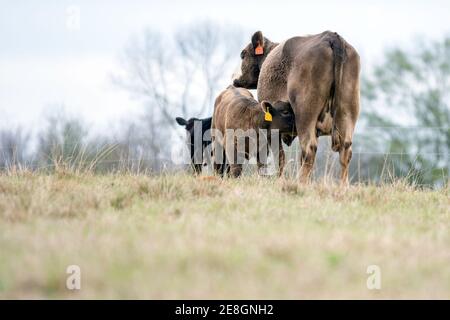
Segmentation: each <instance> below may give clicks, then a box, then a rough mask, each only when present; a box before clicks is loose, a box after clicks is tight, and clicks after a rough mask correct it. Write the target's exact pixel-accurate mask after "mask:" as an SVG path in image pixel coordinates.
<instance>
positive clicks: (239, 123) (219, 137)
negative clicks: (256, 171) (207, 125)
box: [211, 86, 295, 177]
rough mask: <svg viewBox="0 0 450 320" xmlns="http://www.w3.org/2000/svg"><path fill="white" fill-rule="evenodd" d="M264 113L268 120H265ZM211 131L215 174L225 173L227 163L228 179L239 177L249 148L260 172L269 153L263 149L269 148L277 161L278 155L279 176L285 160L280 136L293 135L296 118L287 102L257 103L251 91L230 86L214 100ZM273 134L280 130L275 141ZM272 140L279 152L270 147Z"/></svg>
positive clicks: (250, 154)
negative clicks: (229, 176) (254, 156)
mask: <svg viewBox="0 0 450 320" xmlns="http://www.w3.org/2000/svg"><path fill="white" fill-rule="evenodd" d="M267 112H268V113H269V114H270V116H269V118H266V116H268V114H267ZM270 118H271V119H270ZM211 129H212V132H211V137H212V139H213V150H214V167H215V170H216V173H219V174H223V173H224V168H225V165H224V163H225V160H227V162H228V164H229V165H230V166H229V169H230V174H231V176H233V177H238V176H239V175H240V174H241V171H242V163H243V161H244V159H247V160H248V159H249V158H250V157H251V156H252V155H253V154H252V148H253V151H254V152H255V153H256V157H257V163H258V168H260V167H261V166H263V165H264V164H265V160H267V158H266V157H267V154H268V151H269V150H268V148H266V147H267V146H268V145H269V146H270V147H271V149H272V153H273V155H274V158H275V159H276V160H277V159H278V157H277V156H278V155H279V175H281V174H282V173H283V168H284V162H285V157H284V151H283V146H282V143H281V135H280V134H281V133H293V132H295V116H294V112H293V111H292V108H291V105H290V104H289V102H282V101H277V102H275V103H273V104H272V103H269V102H267V101H262V102H261V103H259V102H258V101H256V100H255V99H254V98H253V95H252V94H251V93H250V91H248V90H246V89H242V88H235V87H233V86H229V87H228V88H227V89H226V90H224V91H222V93H220V95H219V96H218V97H217V98H216V101H215V104H214V114H213V120H212V125H211ZM264 129H265V130H266V132H265V133H266V134H264V131H262V130H264ZM274 130H279V132H278V136H276V137H274V136H273V134H274V132H273V131H274ZM261 133H263V134H261ZM271 138H278V140H277V142H278V148H276V147H277V144H276V143H274V144H273V143H271ZM266 142H267V144H266ZM240 146H241V147H242V148H239V147H240ZM219 150H220V151H219ZM224 155H225V157H226V159H224V158H225V157H224ZM220 156H221V159H220Z"/></svg>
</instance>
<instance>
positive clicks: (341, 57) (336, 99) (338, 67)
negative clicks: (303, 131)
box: [330, 32, 346, 151]
mask: <svg viewBox="0 0 450 320" xmlns="http://www.w3.org/2000/svg"><path fill="white" fill-rule="evenodd" d="M330 46H331V49H332V50H333V57H334V83H333V86H332V105H331V115H332V117H333V132H332V149H333V150H334V151H338V150H339V148H340V141H339V140H340V139H339V132H336V130H337V128H336V125H335V121H336V112H337V110H338V109H339V108H340V105H341V93H342V90H343V88H342V74H343V69H344V63H345V59H346V51H345V41H344V39H342V38H341V36H339V35H338V34H337V33H336V32H335V33H334V36H333V38H332V40H330Z"/></svg>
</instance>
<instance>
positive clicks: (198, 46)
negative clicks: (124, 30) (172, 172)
mask: <svg viewBox="0 0 450 320" xmlns="http://www.w3.org/2000/svg"><path fill="white" fill-rule="evenodd" d="M239 31H240V30H239V28H237V27H234V26H221V25H218V24H215V23H212V22H200V23H195V24H192V25H188V26H183V27H181V28H180V29H179V30H178V31H176V32H175V33H174V34H172V35H170V36H167V35H166V34H163V33H160V32H154V31H150V30H146V31H144V32H143V34H142V35H140V36H138V37H135V38H133V39H132V40H131V41H130V42H129V44H128V45H127V47H126V48H125V50H124V52H123V58H122V65H123V73H122V74H119V75H118V74H116V75H113V77H112V78H113V82H114V83H115V84H117V85H119V87H121V88H123V89H126V90H128V91H129V92H130V93H131V94H132V95H133V96H134V97H136V98H138V99H140V100H141V101H142V102H143V104H144V106H145V116H144V117H143V118H142V119H140V120H141V124H140V125H139V127H140V128H141V131H140V132H139V135H140V139H145V140H146V144H145V148H146V151H147V152H148V153H149V156H150V157H151V158H153V159H157V158H164V157H168V151H169V148H168V146H167V139H169V137H170V128H174V127H175V125H176V124H175V121H174V118H175V117H176V116H184V117H193V116H197V117H200V116H207V115H211V114H212V110H213V103H214V98H215V95H216V94H218V92H219V91H220V90H222V89H224V88H225V87H226V86H227V84H228V83H229V82H230V78H231V74H232V71H233V67H234V65H235V64H236V63H237V62H238V59H239V50H240V47H241V46H242V44H243V43H244V42H245V40H244V38H243V35H242V32H239ZM142 130H144V131H142Z"/></svg>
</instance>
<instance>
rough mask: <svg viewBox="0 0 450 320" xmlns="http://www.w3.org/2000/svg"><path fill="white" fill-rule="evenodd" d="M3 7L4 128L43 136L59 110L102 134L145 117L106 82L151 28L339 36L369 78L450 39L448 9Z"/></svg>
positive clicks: (98, 1)
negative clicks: (202, 23) (208, 24)
mask: <svg viewBox="0 0 450 320" xmlns="http://www.w3.org/2000/svg"><path fill="white" fill-rule="evenodd" d="M0 8H1V9H0V10H1V11H0V111H1V116H0V128H1V127H2V126H9V125H11V124H18V123H20V124H24V125H26V126H27V127H29V128H33V127H39V125H40V122H41V120H42V115H43V114H45V112H47V113H48V112H55V111H56V110H55V109H57V107H56V106H58V105H61V104H64V105H65V106H66V110H67V111H68V112H69V113H70V114H73V115H81V116H83V117H84V118H85V119H87V120H88V121H89V122H90V123H92V125H94V126H96V127H105V126H110V125H112V124H113V123H117V121H118V120H119V119H120V118H122V117H124V116H126V117H130V116H133V114H136V113H137V112H139V110H140V108H141V105H140V103H139V102H138V101H135V100H133V99H131V98H130V96H129V94H128V93H127V92H124V91H121V90H119V89H118V88H117V87H115V86H114V85H112V84H111V81H110V78H109V75H110V74H111V73H114V72H116V71H117V70H119V69H118V68H120V64H119V55H120V53H121V50H123V48H124V46H125V44H126V43H127V41H128V40H129V39H130V37H131V36H132V35H133V34H138V33H139V32H141V31H142V30H143V29H144V28H146V27H150V28H154V29H157V30H161V31H164V32H167V33H170V32H171V31H172V30H175V29H176V28H177V27H178V26H180V25H183V24H187V23H190V22H194V21H199V20H205V19H208V20H212V21H216V22H220V23H232V24H237V25H240V26H242V27H243V28H244V29H245V30H252V31H253V30H262V31H263V32H264V33H265V35H266V36H267V37H268V38H270V39H271V40H273V41H282V40H284V39H286V38H289V37H291V36H295V35H305V34H314V33H319V32H322V31H324V30H332V31H337V32H339V33H340V34H341V35H342V36H343V37H344V38H345V39H346V40H347V41H348V42H350V43H351V44H352V45H353V46H354V47H355V48H356V49H357V50H358V51H359V52H360V54H361V57H362V65H363V72H368V71H369V70H370V66H371V65H372V64H373V63H376V62H377V61H378V60H379V59H380V58H381V57H382V53H383V51H384V50H385V49H386V48H389V47H392V46H395V45H400V46H406V45H409V46H411V45H412V44H413V41H414V38H415V37H416V36H426V37H429V38H431V39H439V38H441V37H442V36H444V35H447V34H450V19H449V13H450V1H342V0H341V1H319V0H316V1H308V2H306V1H298V0H296V1H281V0H278V1H263V0H258V1H242V0H239V1H235V0H227V1H211V0H209V1H206V0H205V1H193V0H190V1H177V0H165V1H149V0H147V1H141V0H127V1H124V0H123V1H117V0H116V1H113V0H109V1H106V0H90V1H89V0H85V1H83V0H78V1H77V0H72V1H64V0H60V1H55V0H40V1H26V0H15V1H12V0H10V1H7V0H0ZM78 10H79V13H80V16H79V17H80V19H79V22H80V24H79V28H78V27H77V24H76V19H75V20H74V17H75V16H76V12H77V11H78ZM250 36H251V34H249V38H250ZM236 56H237V58H238V56H239V52H237V53H236ZM46 110H47V111H46Z"/></svg>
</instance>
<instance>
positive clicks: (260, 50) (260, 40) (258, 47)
mask: <svg viewBox="0 0 450 320" xmlns="http://www.w3.org/2000/svg"><path fill="white" fill-rule="evenodd" d="M252 46H253V50H254V53H255V55H257V56H259V55H262V54H264V36H263V34H262V32H261V31H256V32H255V33H254V34H253V36H252Z"/></svg>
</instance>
